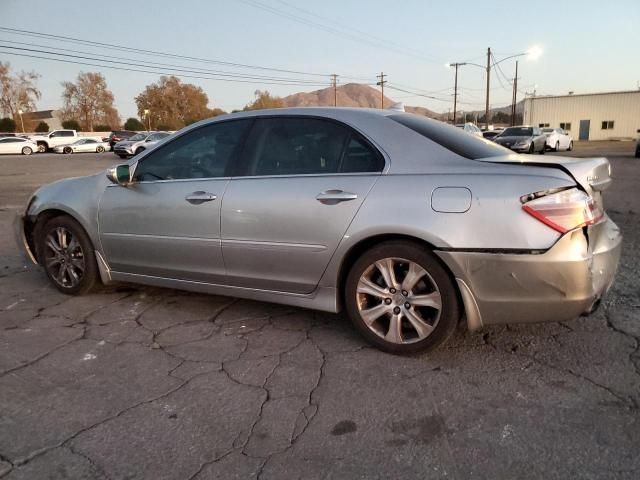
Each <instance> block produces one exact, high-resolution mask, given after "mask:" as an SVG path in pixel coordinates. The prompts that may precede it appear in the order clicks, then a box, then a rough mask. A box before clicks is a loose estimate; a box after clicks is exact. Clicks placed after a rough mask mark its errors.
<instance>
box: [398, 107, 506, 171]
mask: <svg viewBox="0 0 640 480" xmlns="http://www.w3.org/2000/svg"><path fill="white" fill-rule="evenodd" d="M387 118H390V119H391V120H394V121H396V122H398V123H399V124H401V125H404V126H405V127H407V128H410V129H411V130H413V131H414V132H416V133H419V134H420V135H422V136H423V137H426V138H428V139H429V140H431V141H433V142H435V143H437V144H438V145H441V146H442V147H444V148H446V149H447V150H450V151H451V152H453V153H456V154H458V155H460V156H461V157H465V158H469V159H471V160H478V159H480V158H487V157H498V156H502V155H508V154H510V153H511V151H510V150H508V149H507V148H504V147H501V146H500V145H498V144H496V143H494V142H491V141H489V140H485V139H484V138H482V137H479V136H476V135H469V134H468V133H466V132H464V131H463V130H461V129H459V128H456V127H453V126H451V125H447V124H446V123H443V122H440V121H438V120H432V119H430V118H424V117H419V116H418V115H413V114H411V113H399V114H396V115H389V116H388V117H387Z"/></svg>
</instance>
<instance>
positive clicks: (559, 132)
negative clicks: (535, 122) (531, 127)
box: [542, 128, 573, 152]
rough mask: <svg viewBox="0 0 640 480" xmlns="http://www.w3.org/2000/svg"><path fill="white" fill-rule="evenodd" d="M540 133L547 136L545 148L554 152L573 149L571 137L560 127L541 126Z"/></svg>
mask: <svg viewBox="0 0 640 480" xmlns="http://www.w3.org/2000/svg"><path fill="white" fill-rule="evenodd" d="M542 133H544V134H545V135H546V136H547V149H549V150H553V151H554V152H559V151H560V150H569V151H571V150H573V138H572V137H571V135H569V134H568V133H567V132H566V131H565V130H563V129H562V128H543V129H542Z"/></svg>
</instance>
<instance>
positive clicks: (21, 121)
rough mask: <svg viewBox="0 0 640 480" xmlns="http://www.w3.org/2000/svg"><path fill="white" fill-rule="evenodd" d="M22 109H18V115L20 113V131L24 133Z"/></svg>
mask: <svg viewBox="0 0 640 480" xmlns="http://www.w3.org/2000/svg"><path fill="white" fill-rule="evenodd" d="M22 113H23V112H22V109H19V110H18V115H20V124H21V125H22V133H24V121H23V120H22Z"/></svg>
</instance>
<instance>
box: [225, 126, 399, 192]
mask: <svg viewBox="0 0 640 480" xmlns="http://www.w3.org/2000/svg"><path fill="white" fill-rule="evenodd" d="M251 118H252V119H253V120H254V123H253V124H252V125H251V127H250V129H249V130H248V132H247V137H246V138H245V139H244V144H243V146H242V152H241V153H240V159H241V160H240V162H238V167H239V168H238V171H236V172H233V175H232V178H238V179H240V178H251V179H255V178H298V177H328V176H353V175H359V176H362V175H383V174H385V173H387V171H388V170H389V166H390V162H389V160H388V158H387V155H386V154H385V153H384V150H382V149H381V148H379V147H378V146H377V145H376V144H375V143H374V142H373V141H372V140H371V139H370V138H369V137H368V136H367V135H365V134H364V133H362V132H360V131H359V130H358V129H357V128H355V127H353V126H352V125H349V124H348V123H345V122H343V121H341V120H337V119H335V118H331V117H324V116H322V115H308V114H270V115H256V116H254V117H251ZM274 118H275V119H284V118H299V119H312V120H324V121H327V122H331V123H334V124H336V125H338V126H340V127H343V128H346V129H347V131H348V132H349V134H348V135H347V137H346V140H345V143H344V145H343V146H342V151H341V152H340V160H339V162H338V165H339V166H341V165H342V160H343V158H344V154H345V151H346V146H347V145H348V142H349V141H350V140H351V139H352V138H353V137H354V135H355V137H356V138H360V139H361V140H362V141H364V143H365V144H366V145H367V146H368V147H369V148H371V149H373V151H374V152H375V153H376V154H377V155H378V157H379V159H382V162H383V165H382V168H381V169H380V170H376V171H375V172H352V173H349V172H344V173H343V172H333V173H298V174H287V175H246V172H247V171H248V169H249V164H248V158H246V155H245V154H246V148H247V142H246V140H247V139H249V138H251V134H252V133H253V129H254V128H255V127H256V122H257V121H259V120H261V119H274Z"/></svg>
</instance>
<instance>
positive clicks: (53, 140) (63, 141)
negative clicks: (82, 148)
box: [29, 129, 79, 153]
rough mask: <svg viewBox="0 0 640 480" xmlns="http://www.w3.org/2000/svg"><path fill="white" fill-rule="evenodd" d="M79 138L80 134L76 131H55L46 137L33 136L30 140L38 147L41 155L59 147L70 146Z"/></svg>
mask: <svg viewBox="0 0 640 480" xmlns="http://www.w3.org/2000/svg"><path fill="white" fill-rule="evenodd" d="M78 138H79V136H78V132H76V131H75V130H68V129H64V130H54V131H53V132H50V133H47V134H45V135H31V136H30V137H29V139H30V140H31V141H32V142H35V143H36V144H37V145H38V151H39V152H41V153H44V152H46V151H47V150H51V149H53V148H55V147H57V146H58V145H68V144H70V143H73V142H74V141H75V140H77V139H78Z"/></svg>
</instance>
